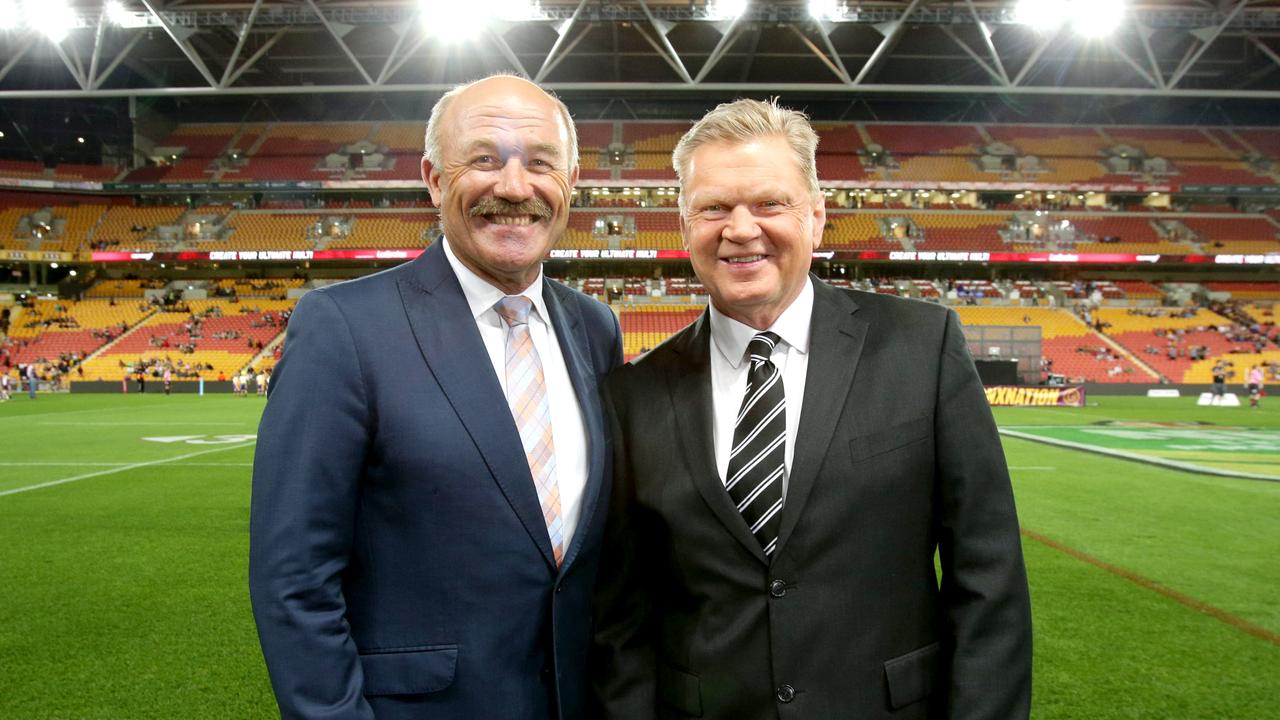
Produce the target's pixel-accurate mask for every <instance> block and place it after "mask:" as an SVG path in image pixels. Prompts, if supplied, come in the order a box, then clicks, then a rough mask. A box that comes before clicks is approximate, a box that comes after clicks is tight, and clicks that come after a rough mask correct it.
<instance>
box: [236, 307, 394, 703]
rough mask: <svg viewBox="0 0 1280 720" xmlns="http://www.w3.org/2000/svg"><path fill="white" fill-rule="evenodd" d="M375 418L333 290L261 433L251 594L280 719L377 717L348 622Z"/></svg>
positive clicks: (296, 339) (289, 362)
mask: <svg viewBox="0 0 1280 720" xmlns="http://www.w3.org/2000/svg"><path fill="white" fill-rule="evenodd" d="M370 415H371V413H370V411H369V404H368V397H367V393H366V391H365V386H364V384H363V380H362V374H361V369H360V361H359V356H358V353H357V349H356V346H355V342H354V339H353V337H352V334H351V331H350V328H349V326H348V324H347V320H346V318H345V317H344V316H343V313H342V311H341V309H340V308H339V307H338V304H337V303H336V302H335V301H334V299H333V298H332V297H331V296H330V294H329V293H328V292H325V291H314V292H311V293H309V294H307V295H306V296H305V297H304V298H303V299H302V301H301V302H299V303H298V307H297V310H296V311H295V312H294V313H293V316H292V318H291V319H290V321H289V331H288V336H287V343H286V345H285V352H284V356H283V357H282V358H281V361H280V364H279V366H278V368H277V370H276V372H275V377H274V378H273V380H272V383H271V386H270V395H269V400H268V402H267V407H266V410H265V412H264V413H263V416H262V422H261V425H260V426H259V429H258V445H257V450H256V453H255V456H254V464H253V500H252V508H251V510H250V523H249V592H250V598H251V600H252V604H253V613H254V618H255V620H256V621H257V625H258V636H259V639H260V640H261V642H262V652H263V655H264V657H265V658H266V662H267V669H268V672H269V673H270V676H271V684H272V687H273V689H274V690H275V694H276V700H277V702H278V703H279V704H280V714H281V717H282V718H322V717H324V718H329V717H332V718H336V717H342V718H368V719H371V718H372V717H373V713H372V711H371V709H370V707H369V705H368V703H367V702H366V701H365V699H364V696H363V694H362V686H363V674H362V670H361V665H360V660H359V656H358V654H357V650H356V646H355V643H354V641H353V640H352V638H351V634H350V628H349V626H348V624H347V621H346V619H345V614H346V602H345V600H344V598H343V596H342V574H343V572H344V570H345V569H346V567H347V564H348V557H349V555H350V552H351V546H352V535H353V527H354V518H355V509H356V500H357V489H358V486H359V482H360V477H361V472H362V468H363V466H364V459H365V453H366V447H367V445H368V443H369V439H370V435H371V432H370V427H371V425H372V423H371V420H370Z"/></svg>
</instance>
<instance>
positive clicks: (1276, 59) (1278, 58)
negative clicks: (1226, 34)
mask: <svg viewBox="0 0 1280 720" xmlns="http://www.w3.org/2000/svg"><path fill="white" fill-rule="evenodd" d="M1245 37H1247V38H1249V42H1251V43H1253V44H1254V45H1255V46H1257V48H1258V49H1259V50H1261V51H1262V54H1263V55H1266V56H1267V57H1269V58H1271V62H1273V63H1275V64H1276V65H1280V54H1276V51H1275V50H1272V49H1271V48H1270V47H1268V46H1267V44H1266V43H1264V42H1262V40H1261V39H1259V38H1258V36H1257V35H1254V34H1253V33H1245Z"/></svg>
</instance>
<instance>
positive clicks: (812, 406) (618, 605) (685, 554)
mask: <svg viewBox="0 0 1280 720" xmlns="http://www.w3.org/2000/svg"><path fill="white" fill-rule="evenodd" d="M816 146H817V136H816V135H815V134H814V132H813V130H812V128H811V127H810V126H809V123H808V122H807V120H806V118H805V117H804V115H803V114H801V113H797V112H794V111H790V110H786V109H784V108H780V107H777V106H776V105H774V104H771V103H761V102H756V101H749V100H742V101H738V102H736V103H731V104H728V105H722V106H720V107H718V108H716V109H715V110H713V111H712V112H711V113H710V114H708V115H707V116H706V117H705V118H703V119H702V120H701V121H699V122H698V123H697V124H696V125H695V126H694V127H693V128H692V129H691V130H690V131H689V133H688V134H687V135H686V136H685V137H684V139H683V140H681V142H680V144H679V145H678V146H677V148H676V151H675V155H674V164H675V166H676V170H677V172H678V173H679V176H680V182H681V196H680V212H681V227H682V234H683V236H684V241H685V245H686V247H687V248H688V250H689V253H690V258H691V261H692V263H693V268H694V270H695V272H696V273H697V275H698V277H699V278H700V279H701V280H702V282H703V283H704V284H705V285H706V287H707V289H708V291H709V292H710V294H711V301H712V302H711V306H710V307H709V308H708V311H707V312H706V313H705V314H703V316H702V317H701V318H700V319H699V320H698V321H696V322H695V323H694V324H693V325H691V326H689V327H688V328H685V329H684V330H682V331H681V332H680V333H678V334H677V335H675V336H674V337H673V338H671V339H670V340H669V341H668V342H666V343H664V344H663V345H661V346H660V347H658V348H657V349H655V350H654V351H653V352H651V353H649V354H648V355H647V356H645V357H644V358H643V359H641V360H639V361H637V362H635V363H634V364H632V365H628V366H625V367H624V368H621V369H620V370H619V371H617V372H616V373H615V374H614V375H612V376H611V377H610V379H609V382H608V384H607V386H606V387H607V390H608V402H607V407H608V409H609V411H610V415H611V421H612V423H613V429H612V432H613V435H614V438H615V468H616V470H615V484H614V491H613V497H612V499H611V501H610V510H609V523H608V527H607V528H606V532H605V546H604V555H603V558H602V567H603V568H607V570H606V571H605V573H604V574H602V577H601V581H600V583H599V585H598V588H597V593H596V613H597V617H596V628H595V642H596V651H597V653H596V657H595V660H594V663H593V666H592V667H593V670H594V671H595V672H596V677H595V680H594V687H595V691H596V701H597V703H598V710H597V714H598V715H599V716H600V717H603V718H606V719H607V720H620V719H623V718H626V719H631V720H651V719H652V718H686V717H700V718H715V719H723V720H766V719H769V720H774V719H777V718H796V719H797V720H835V719H843V718H859V719H862V718H868V719H870V718H886V719H887V718H913V719H917V720H920V719H924V718H930V719H932V718H955V719H957V720H960V719H965V720H968V719H974V720H976V719H978V718H989V719H991V720H1011V719H1014V718H1025V717H1027V715H1028V713H1029V706H1030V694H1031V614H1030V603H1029V600H1028V592H1027V582H1026V575H1025V569H1024V566H1023V562H1022V551H1021V546H1020V542H1019V537H1018V522H1017V517H1016V514H1015V511H1014V504H1013V494H1012V491H1011V488H1010V483H1009V476H1008V471H1007V469H1006V467H1005V462H1004V456H1003V453H1002V451H1001V447H1000V442H999V439H998V436H997V434H996V428H995V424H994V423H993V421H992V417H991V412H990V410H989V409H988V407H987V403H986V399H985V396H984V393H983V390H982V385H981V383H980V381H979V380H978V376H977V373H976V372H975V370H974V366H973V363H972V361H971V359H970V357H969V355H968V352H967V350H966V348H965V343H964V338H963V336H962V335H961V331H960V325H959V322H958V320H957V318H956V315H955V314H954V313H953V312H950V311H948V310H946V309H945V308H942V307H939V306H936V305H930V304H926V303H922V302H916V301H909V300H902V299H898V298H893V297H886V296H881V295H875V294H868V293H860V292H852V291H844V290H838V289H835V288H832V287H830V286H828V285H827V284H825V283H823V282H821V281H820V280H818V279H817V278H815V277H813V276H811V275H810V274H809V266H810V262H811V258H812V252H813V250H814V249H815V248H817V247H818V245H819V243H820V242H821V237H822V230H823V226H824V224H825V220H826V212H825V210H824V207H823V198H822V195H821V194H820V192H819V190H818V183H817V176H816V173H815V170H814V153H815V148H816ZM935 552H937V554H938V557H939V558H940V562H941V577H940V578H939V577H938V576H937V575H936V574H935V566H934V557H935Z"/></svg>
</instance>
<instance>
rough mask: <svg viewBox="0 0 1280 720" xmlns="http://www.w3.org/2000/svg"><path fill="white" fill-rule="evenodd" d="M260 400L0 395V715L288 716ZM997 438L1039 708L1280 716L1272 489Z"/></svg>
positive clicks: (1030, 416) (1275, 426) (1277, 544)
mask: <svg viewBox="0 0 1280 720" xmlns="http://www.w3.org/2000/svg"><path fill="white" fill-rule="evenodd" d="M262 407H263V401H262V400H261V399H260V398H253V397H251V398H232V397H223V396H219V397H204V398H198V397H193V396H178V395H175V396H173V397H169V398H165V397H163V396H157V395H150V394H148V395H146V396H137V395H129V396H108V395H100V396H99V395H88V396H84V395H76V396H66V395H64V396H41V397H40V399H39V400H37V401H35V402H32V401H30V400H27V399H26V398H25V397H18V398H16V399H14V400H13V401H11V402H9V403H5V404H3V405H0V437H3V439H4V440H3V443H2V444H0V448H2V450H0V548H2V549H0V608H2V609H3V624H0V718H3V719H4V720H25V719H27V718H111V719H113V720H119V719H132V718H269V717H274V716H275V706H274V703H273V701H272V699H271V692H270V688H269V685H268V682H267V677H266V671H265V669H264V667H263V663H262V658H261V655H260V653H259V650H258V646H257V638H256V635H255V632H254V628H253V620H252V618H251V616H250V611H249V602H248V593H247V590H246V587H245V577H246V558H247V548H248V537H247V529H248V508H249V478H250V464H251V462H252V456H253V443H252V439H251V436H252V434H253V433H254V432H255V428H256V424H257V419H258V416H259V415H260V413H261V411H262ZM997 418H998V420H999V421H1000V424H1001V426H1002V427H1009V428H1018V429H1023V430H1027V429H1030V430H1034V429H1036V428H1050V427H1052V428H1061V427H1064V426H1077V425H1078V426H1094V425H1095V424H1098V423H1110V425H1099V426H1098V427H1109V428H1116V427H1119V428H1126V427H1142V426H1143V424H1145V425H1147V426H1149V425H1150V424H1151V423H1165V424H1169V423H1191V422H1202V423H1203V422H1208V423H1214V424H1215V425H1217V426H1224V427H1229V428H1236V429H1237V430H1233V431H1232V432H1251V433H1258V434H1255V435H1249V436H1247V437H1248V438H1252V439H1253V442H1252V444H1251V445H1249V447H1247V448H1245V450H1247V451H1248V452H1249V453H1252V454H1254V455H1259V456H1261V457H1260V458H1258V457H1253V458H1251V459H1250V463H1252V464H1253V465H1255V466H1258V467H1264V466H1266V465H1267V464H1268V463H1269V462H1271V461H1272V460H1280V458H1273V457H1272V454H1274V450H1275V449H1271V448H1268V447H1267V446H1266V442H1265V441H1259V440H1257V439H1258V438H1267V437H1270V435H1268V433H1271V432H1274V431H1277V430H1280V398H1276V399H1271V400H1268V407H1266V408H1264V409H1262V410H1260V411H1250V410H1248V409H1247V408H1197V407H1195V405H1194V401H1193V400H1191V399H1179V400H1147V399H1111V398H1100V399H1098V400H1097V401H1096V404H1095V405H1091V406H1090V407H1088V408H1035V409H1030V408H1028V409H1001V410H999V411H998V412H997ZM1132 423H1139V424H1140V425H1137V426H1135V425H1133V424H1132ZM1159 427H1177V428H1184V429H1185V428H1186V427H1187V426H1182V425H1172V426H1170V425H1161V426H1159ZM1191 427H1192V428H1193V429H1194V428H1200V429H1202V430H1211V429H1213V428H1210V427H1208V426H1191ZM1100 437H1106V435H1105V434H1104V435H1101V436H1100ZM247 438H248V439H247ZM1224 438H1225V439H1224ZM1229 440H1230V438H1229V437H1227V436H1225V435H1224V436H1222V437H1220V438H1219V441H1218V442H1219V444H1220V443H1221V442H1227V441H1229ZM1246 444H1248V443H1246ZM1005 447H1006V451H1007V454H1008V458H1009V465H1010V467H1011V469H1012V475H1013V480H1014V486H1015V491H1016V494H1017V501H1018V510H1019V513H1020V516H1021V520H1022V525H1023V527H1024V538H1023V543H1024V548H1025V552H1026V559H1027V566H1028V571H1029V574H1030V579H1031V591H1032V600H1033V604H1034V614H1035V642H1036V658H1035V663H1036V668H1035V669H1036V676H1035V699H1034V712H1033V716H1034V717H1036V718H1039V719H1044V720H1050V719H1067V718H1072V719H1075V718H1079V719H1081V720H1104V719H1110V718H1114V719H1116V720H1120V719H1125V720H1129V719H1134V718H1152V719H1153V720H1154V719H1157V718H1159V719H1160V720H1193V719H1196V718H1203V719H1204V720H1237V719H1238V720H1261V719H1266V718H1280V483H1277V482H1268V481H1262V480H1242V479H1232V478H1224V477H1214V476H1210V475H1205V474H1199V473H1192V472H1185V471H1180V470H1172V469H1169V468H1165V467H1159V466H1154V465H1149V464H1142V463H1138V462H1134V461H1131V460H1123V459H1116V458H1111V457H1106V456H1102V455H1097V454H1092V453H1088V452H1083V451H1081V450H1079V449H1069V448H1063V447H1054V446H1049V445H1044V444H1041V443H1037V442H1031V441H1028V440H1022V439H1014V438H1006V440H1005ZM1269 450H1270V451H1271V454H1269V452H1268V451H1269ZM1173 451H1174V452H1176V453H1178V458H1179V459H1180V460H1188V459H1189V460H1191V461H1200V460H1203V461H1204V462H1206V463H1217V464H1218V465H1217V466H1222V465H1221V463H1222V462H1226V463H1227V464H1230V462H1231V458H1230V456H1229V455H1230V454H1229V452H1228V453H1227V456H1225V459H1224V456H1223V450H1222V448H1220V447H1217V446H1215V447H1211V448H1207V449H1204V450H1203V452H1204V453H1205V457H1204V458H1201V459H1200V460H1197V459H1196V457H1194V453H1191V454H1190V455H1189V454H1188V453H1190V451H1188V450H1186V449H1185V448H1183V449H1179V448H1173ZM1156 454H1159V453H1156ZM477 720H490V719H487V718H484V719H482V718H477ZM813 720H828V719H826V718H814V719H813Z"/></svg>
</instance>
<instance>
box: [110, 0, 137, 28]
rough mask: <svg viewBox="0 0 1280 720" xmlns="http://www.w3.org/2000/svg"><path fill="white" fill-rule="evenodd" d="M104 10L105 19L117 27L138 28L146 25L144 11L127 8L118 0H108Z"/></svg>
mask: <svg viewBox="0 0 1280 720" xmlns="http://www.w3.org/2000/svg"><path fill="white" fill-rule="evenodd" d="M105 10H106V12H107V19H108V20H110V21H111V22H112V23H113V24H115V25H118V26H119V27H122V28H140V27H146V26H147V17H146V15H145V14H144V13H140V12H134V11H132V10H129V9H128V8H126V7H125V6H124V3H123V2H120V0H109V1H108V2H107V4H106V6H105Z"/></svg>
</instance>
